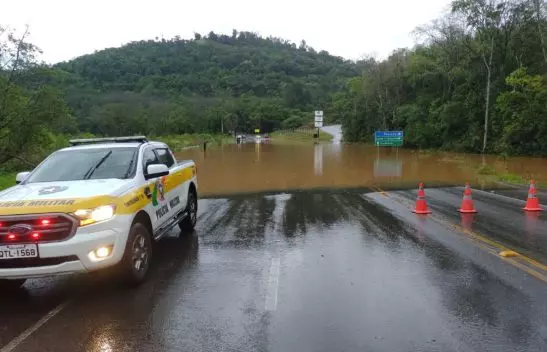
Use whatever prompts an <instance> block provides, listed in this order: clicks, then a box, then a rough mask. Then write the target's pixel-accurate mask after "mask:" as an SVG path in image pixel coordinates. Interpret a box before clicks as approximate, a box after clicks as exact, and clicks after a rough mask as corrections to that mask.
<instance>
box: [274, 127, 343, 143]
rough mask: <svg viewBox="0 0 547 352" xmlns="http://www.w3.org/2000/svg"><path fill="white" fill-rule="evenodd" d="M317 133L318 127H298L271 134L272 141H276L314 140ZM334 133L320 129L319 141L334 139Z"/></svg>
mask: <svg viewBox="0 0 547 352" xmlns="http://www.w3.org/2000/svg"><path fill="white" fill-rule="evenodd" d="M315 133H317V128H297V129H294V130H281V131H276V132H273V133H271V134H270V136H271V138H272V141H275V142H313V141H314V138H313V135H314V134H315ZM332 138H333V137H332V135H330V134H328V133H326V132H323V131H321V130H320V131H319V141H321V142H328V141H331V140H332Z"/></svg>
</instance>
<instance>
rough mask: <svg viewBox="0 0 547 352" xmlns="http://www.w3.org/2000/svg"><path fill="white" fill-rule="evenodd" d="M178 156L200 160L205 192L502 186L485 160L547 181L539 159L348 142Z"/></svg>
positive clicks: (248, 147) (191, 151)
mask: <svg viewBox="0 0 547 352" xmlns="http://www.w3.org/2000/svg"><path fill="white" fill-rule="evenodd" d="M177 156H178V157H179V158H183V159H186V158H189V159H194V160H196V162H197V165H198V172H199V183H200V191H201V194H202V195H203V196H216V195H229V194H238V193H250V192H272V191H273V192H276V191H287V190H299V189H314V188H352V187H356V188H359V187H368V186H381V187H385V188H389V189H392V188H415V187H416V185H417V183H418V182H420V181H423V182H425V183H426V185H428V186H435V185H437V186H447V185H450V186H452V185H464V184H465V182H466V181H469V182H471V183H472V184H473V185H474V186H475V187H478V188H493V187H499V184H498V183H497V182H495V181H497V180H496V179H494V178H493V177H491V176H481V175H478V174H477V170H478V168H479V167H481V166H482V165H483V161H484V164H485V165H488V166H490V167H492V169H493V170H495V171H496V172H498V173H500V174H502V173H511V174H516V175H521V176H523V177H534V178H535V179H536V181H537V182H538V184H539V186H540V187H541V185H542V184H543V185H547V162H546V161H545V160H544V159H539V158H537V159H536V158H512V159H508V160H501V159H499V158H498V157H497V156H487V157H485V158H484V160H483V158H482V157H481V156H480V155H468V154H457V153H444V152H438V153H419V152H416V151H413V150H408V149H390V148H376V147H370V146H364V145H349V144H339V143H337V144H330V143H326V144H315V145H314V144H312V143H311V142H310V143H300V144H275V143H272V144H256V143H250V144H242V145H224V146H223V147H220V148H216V149H214V148H211V149H208V150H207V152H206V153H203V151H201V150H199V149H189V150H187V151H185V152H182V153H178V154H177Z"/></svg>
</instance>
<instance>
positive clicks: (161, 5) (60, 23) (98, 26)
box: [0, 0, 450, 63]
mask: <svg viewBox="0 0 547 352" xmlns="http://www.w3.org/2000/svg"><path fill="white" fill-rule="evenodd" d="M2 2H3V3H2V4H0V24H2V25H9V26H10V27H13V28H19V29H21V28H23V27H24V25H25V24H28V25H29V26H30V31H31V33H32V34H31V37H30V40H31V41H32V42H33V43H34V44H36V45H38V46H39V47H40V48H41V49H42V50H43V51H44V54H43V56H42V59H43V60H45V61H46V62H50V63H53V62H58V61H64V60H69V59H71V58H74V57H77V56H80V55H83V54H87V53H92V52H93V51H95V50H100V49H104V48H107V47H113V46H120V45H122V44H124V43H127V42H130V41H134V40H141V39H153V38H154V37H156V36H158V37H162V36H163V37H165V38H172V37H174V36H175V35H180V36H181V37H183V38H192V37H193V33H194V32H199V33H202V34H206V33H209V31H211V30H213V31H214V32H216V33H226V34H231V32H232V29H234V28H235V29H237V30H245V31H253V32H258V33H259V34H261V35H263V36H269V35H273V36H276V37H281V38H284V39H289V40H291V41H294V42H296V43H299V42H300V40H302V39H305V40H306V42H307V43H308V45H311V46H313V47H314V48H315V49H316V50H327V51H329V52H330V53H331V54H334V55H339V56H343V57H345V58H348V59H359V58H361V57H362V56H363V55H365V54H373V55H376V56H378V57H385V56H386V55H388V54H389V53H390V52H391V51H392V50H394V49H396V48H400V47H408V46H412V45H413V44H414V38H413V37H412V35H411V32H412V30H413V29H414V28H415V27H416V26H419V25H422V24H426V23H429V22H430V21H431V20H433V19H435V18H437V17H439V16H440V15H441V14H442V13H443V11H446V10H447V9H448V6H449V3H450V0H391V1H388V0H335V1H333V0H313V1H312V0H270V1H260V0H191V1H190V0H153V1H151V0H147V1H142V0H131V1H130V0H108V1H107V0H93V1H90V0H72V1H69V0H16V1H15V0H14V1H7V0H5V1H2Z"/></svg>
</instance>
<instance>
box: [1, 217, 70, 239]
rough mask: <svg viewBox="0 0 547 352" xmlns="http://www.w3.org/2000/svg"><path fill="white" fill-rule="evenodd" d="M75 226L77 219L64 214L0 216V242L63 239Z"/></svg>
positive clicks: (67, 236) (68, 235) (68, 236)
mask: <svg viewBox="0 0 547 352" xmlns="http://www.w3.org/2000/svg"><path fill="white" fill-rule="evenodd" d="M77 227H78V221H77V220H76V219H75V218H73V217H71V216H69V215H66V214H32V215H14V216H0V244H14V243H30V242H40V243H42V242H54V241H63V240H66V239H67V238H70V237H72V235H74V233H75V232H76V229H77Z"/></svg>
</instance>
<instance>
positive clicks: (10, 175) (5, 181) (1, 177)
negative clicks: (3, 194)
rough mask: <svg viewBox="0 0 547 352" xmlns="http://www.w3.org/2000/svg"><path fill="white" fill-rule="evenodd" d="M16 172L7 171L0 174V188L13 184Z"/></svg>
mask: <svg viewBox="0 0 547 352" xmlns="http://www.w3.org/2000/svg"><path fill="white" fill-rule="evenodd" d="M15 175H17V173H16V172H7V173H2V174H0V190H3V189H6V188H8V187H11V186H15Z"/></svg>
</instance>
